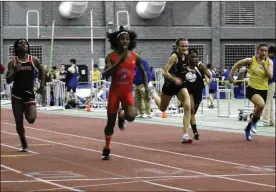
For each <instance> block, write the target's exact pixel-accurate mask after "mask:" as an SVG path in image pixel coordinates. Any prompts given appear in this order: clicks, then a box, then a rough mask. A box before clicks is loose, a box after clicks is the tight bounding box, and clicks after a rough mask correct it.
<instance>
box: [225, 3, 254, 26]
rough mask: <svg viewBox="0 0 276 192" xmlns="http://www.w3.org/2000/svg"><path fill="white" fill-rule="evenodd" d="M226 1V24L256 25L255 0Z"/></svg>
mask: <svg viewBox="0 0 276 192" xmlns="http://www.w3.org/2000/svg"><path fill="white" fill-rule="evenodd" d="M224 3H225V4H224V5H225V15H224V23H225V24H226V25H255V2H252V1H241V2H238V1H229V2H224Z"/></svg>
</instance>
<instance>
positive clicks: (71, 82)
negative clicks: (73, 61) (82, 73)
mask: <svg viewBox="0 0 276 192" xmlns="http://www.w3.org/2000/svg"><path fill="white" fill-rule="evenodd" d="M74 68H75V72H74V73H70V72H68V74H69V76H70V77H69V78H68V79H69V80H68V87H75V86H77V83H78V68H77V66H74Z"/></svg>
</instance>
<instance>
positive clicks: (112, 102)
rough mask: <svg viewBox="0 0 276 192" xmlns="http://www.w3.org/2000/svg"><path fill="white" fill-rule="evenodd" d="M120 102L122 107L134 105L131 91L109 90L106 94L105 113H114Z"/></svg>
mask: <svg viewBox="0 0 276 192" xmlns="http://www.w3.org/2000/svg"><path fill="white" fill-rule="evenodd" d="M120 93H121V94H120ZM120 102H121V104H122V107H123V108H124V107H126V106H129V105H135V102H134V98H133V94H132V92H127V93H124V92H123V91H117V90H116V91H113V90H110V91H109V95H108V104H107V114H110V115H113V114H116V113H117V112H118V110H119V106H120Z"/></svg>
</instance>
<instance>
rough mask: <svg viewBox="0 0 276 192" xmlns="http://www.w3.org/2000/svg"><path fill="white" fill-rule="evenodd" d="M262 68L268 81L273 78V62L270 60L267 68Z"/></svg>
mask: <svg viewBox="0 0 276 192" xmlns="http://www.w3.org/2000/svg"><path fill="white" fill-rule="evenodd" d="M263 66H264V70H265V74H266V76H267V77H268V78H269V79H271V78H272V77H273V61H272V60H271V59H269V65H268V68H266V67H265V64H264V65H263Z"/></svg>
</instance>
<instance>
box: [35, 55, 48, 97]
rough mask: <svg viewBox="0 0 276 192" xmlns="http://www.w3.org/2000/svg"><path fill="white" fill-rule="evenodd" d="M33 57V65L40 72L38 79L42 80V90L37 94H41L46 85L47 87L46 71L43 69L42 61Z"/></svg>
mask: <svg viewBox="0 0 276 192" xmlns="http://www.w3.org/2000/svg"><path fill="white" fill-rule="evenodd" d="M32 57H33V63H34V65H35V67H36V68H37V69H38V71H39V76H38V79H39V80H40V88H39V90H38V91H37V92H40V91H42V89H43V88H44V85H45V70H44V68H43V67H42V65H41V63H40V61H39V60H38V58H36V57H34V56H32Z"/></svg>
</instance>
